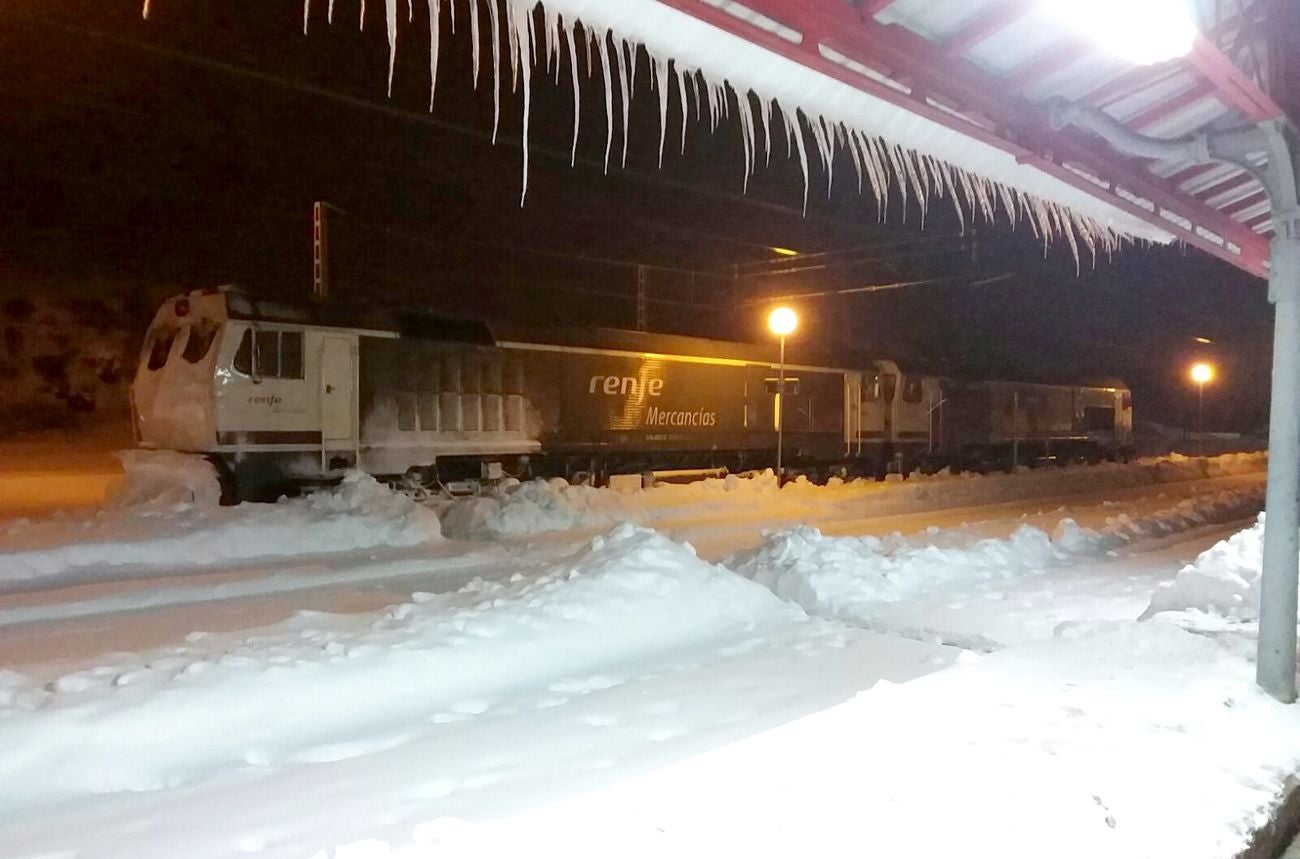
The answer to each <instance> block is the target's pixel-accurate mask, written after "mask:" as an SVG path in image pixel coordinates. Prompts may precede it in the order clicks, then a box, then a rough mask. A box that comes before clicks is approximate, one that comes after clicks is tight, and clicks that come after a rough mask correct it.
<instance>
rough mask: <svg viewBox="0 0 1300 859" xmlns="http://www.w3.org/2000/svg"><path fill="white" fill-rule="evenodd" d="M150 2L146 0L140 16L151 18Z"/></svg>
mask: <svg viewBox="0 0 1300 859" xmlns="http://www.w3.org/2000/svg"><path fill="white" fill-rule="evenodd" d="M149 2H150V0H144V8H143V9H141V10H140V17H141V18H143V19H144V20H146V21H148V20H149Z"/></svg>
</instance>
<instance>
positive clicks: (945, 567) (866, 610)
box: [723, 488, 1263, 623]
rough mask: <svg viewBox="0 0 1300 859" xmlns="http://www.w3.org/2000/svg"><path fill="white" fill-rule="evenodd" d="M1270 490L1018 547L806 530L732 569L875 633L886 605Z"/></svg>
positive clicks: (1087, 549) (1246, 502)
mask: <svg viewBox="0 0 1300 859" xmlns="http://www.w3.org/2000/svg"><path fill="white" fill-rule="evenodd" d="M1262 501H1263V489H1262V488H1260V489H1252V490H1225V491H1223V492H1219V493H1216V494H1213V495H1206V496H1200V497H1197V498H1194V499H1187V500H1185V501H1182V502H1180V503H1179V504H1177V505H1176V506H1174V507H1171V508H1169V509H1166V510H1161V511H1158V512H1156V513H1152V514H1150V515H1147V516H1140V517H1136V518H1135V517H1130V516H1128V515H1120V516H1115V517H1112V518H1110V519H1109V521H1108V524H1107V525H1106V526H1105V527H1104V528H1102V529H1100V530H1094V529H1090V528H1082V527H1080V526H1079V525H1078V524H1077V523H1076V522H1075V521H1074V520H1073V519H1069V518H1066V519H1062V520H1061V521H1060V522H1059V523H1058V524H1057V525H1056V527H1055V528H1054V529H1053V531H1052V533H1051V534H1048V533H1047V532H1046V531H1044V530H1043V529H1041V528H1036V527H1033V526H1031V525H1021V526H1020V527H1019V528H1017V529H1016V531H1015V533H1013V534H1012V535H1011V536H1010V537H1006V538H999V539H982V540H976V541H974V542H973V543H972V542H969V541H968V540H963V539H962V533H961V531H955V532H954V531H950V532H939V531H937V529H932V532H928V533H925V534H921V535H919V536H917V537H914V538H906V537H903V536H902V535H900V534H894V535H892V536H890V537H888V538H886V539H883V540H882V539H878V538H876V537H827V536H824V535H823V534H821V532H819V531H818V530H817V529H815V528H809V527H800V528H795V529H792V530H788V531H782V532H779V533H775V534H771V535H769V536H768V537H767V538H766V539H765V541H764V543H763V544H762V545H760V546H759V547H758V548H756V549H754V550H752V551H749V552H742V553H739V554H736V555H733V556H731V557H729V558H727V559H726V560H724V561H723V563H724V564H725V565H726V566H728V567H730V568H731V569H733V570H735V571H736V572H738V573H740V574H741V575H744V576H747V577H749V578H752V579H754V580H755V581H757V582H759V583H760V584H763V585H765V586H767V587H768V588H770V589H771V590H772V591H773V592H774V593H775V594H777V596H780V597H782V598H783V599H786V600H789V601H791V602H793V603H795V604H797V605H799V606H802V607H803V608H804V610H806V611H808V612H809V613H810V614H814V615H818V616H827V617H835V618H839V619H842V620H847V621H850V622H855V623H870V620H871V618H872V615H873V609H874V608H875V607H877V606H879V604H881V603H892V602H901V601H904V600H910V599H915V598H917V597H920V596H921V595H923V594H925V593H928V592H930V591H932V590H934V589H935V588H939V587H943V586H945V585H948V584H953V583H966V582H974V581H981V580H989V579H998V578H1011V577H1015V576H1023V575H1029V574H1033V573H1036V572H1041V571H1043V570H1044V569H1046V568H1048V567H1049V566H1053V565H1057V564H1061V563H1064V562H1067V561H1068V560H1070V559H1072V558H1077V557H1080V556H1088V555H1100V554H1102V553H1105V552H1107V551H1112V550H1114V549H1116V548H1118V547H1121V546H1123V545H1125V544H1127V543H1129V542H1130V541H1132V540H1134V539H1137V538H1142V537H1151V536H1157V537H1158V536H1163V535H1168V534H1175V533H1178V532H1180V531H1185V530H1187V529H1189V528H1193V527H1196V526H1198V525H1201V524H1205V523H1207V522H1214V521H1223V520H1225V519H1232V518H1235V517H1238V516H1242V515H1245V514H1247V513H1249V512H1253V511H1254V510H1257V509H1258V508H1259V505H1260V504H1261V503H1262Z"/></svg>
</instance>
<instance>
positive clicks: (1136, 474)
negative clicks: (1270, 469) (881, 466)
mask: <svg viewBox="0 0 1300 859" xmlns="http://www.w3.org/2000/svg"><path fill="white" fill-rule="evenodd" d="M1266 464H1267V459H1266V457H1265V455H1264V454H1226V455H1223V456H1216V457H1206V458H1194V457H1185V456H1180V455H1178V454H1174V455H1172V456H1168V457H1162V458H1156V459H1144V460H1139V461H1136V462H1131V463H1105V464H1101V465H1096V466H1071V467H1068V468H1039V469H1028V468H1024V469H1021V471H1020V472H1019V473H1017V474H992V475H983V476H981V475H974V474H970V473H965V474H961V475H952V474H948V473H947V472H946V471H945V472H941V473H939V474H935V475H930V476H922V475H915V476H913V477H911V478H909V479H908V480H906V481H890V482H886V483H878V482H876V481H874V480H863V479H858V480H852V481H847V482H846V481H842V480H838V479H833V480H831V481H830V482H828V483H827V484H826V485H825V486H818V485H815V484H813V483H810V482H809V481H808V480H806V479H802V478H800V479H798V480H795V481H793V482H791V483H789V484H787V485H785V486H783V487H781V488H780V489H779V490H778V489H777V485H776V478H775V476H774V475H773V473H772V472H771V471H766V472H763V473H761V474H759V475H756V476H750V477H740V476H738V475H734V474H733V475H728V476H727V477H725V478H713V479H708V480H702V481H699V482H696V483H690V484H661V485H659V486H655V487H653V488H651V489H643V490H640V491H637V492H631V493H625V492H614V491H611V490H608V489H593V488H591V487H587V486H570V485H568V484H567V483H565V482H564V481H563V480H555V481H550V482H544V481H533V482H531V483H525V484H521V485H515V486H511V487H508V488H506V489H505V490H503V491H501V492H499V493H496V494H491V495H485V496H482V497H478V498H471V499H463V500H459V501H454V502H451V503H450V504H447V505H446V506H445V507H443V510H442V519H443V531H444V533H445V534H446V535H447V536H449V537H456V538H462V539H497V538H503V537H518V536H527V535H530V534H537V533H542V532H546V531H556V530H566V529H571V528H605V527H608V526H609V525H610V524H612V523H614V522H620V521H631V522H636V523H639V524H642V525H653V526H656V527H664V526H665V525H666V524H668V523H670V522H671V520H674V519H682V520H686V519H691V520H698V519H700V518H701V517H708V516H716V515H717V514H718V512H719V510H720V508H721V507H722V506H724V505H725V508H726V510H727V512H728V513H729V514H731V515H742V516H743V515H749V514H752V515H754V516H762V517H764V518H766V519H769V520H771V519H777V520H781V519H784V520H787V521H792V522H806V521H808V520H810V519H819V520H824V521H833V520H836V519H845V518H859V517H864V516H886V515H895V514H901V513H913V512H922V511H925V510H937V509H943V508H951V507H962V506H968V505H985V504H995V503H1003V502H1011V501H1017V500H1024V499H1029V498H1043V497H1060V496H1068V495H1071V494H1078V493H1084V492H1103V491H1105V490H1107V489H1124V488H1133V487H1141V486H1155V485H1160V484H1165V483H1178V482H1182V481H1188V480H1201V479H1205V478H1211V477H1227V476H1232V475H1241V474H1252V473H1256V472H1260V471H1262V470H1263V469H1264V468H1265V467H1266Z"/></svg>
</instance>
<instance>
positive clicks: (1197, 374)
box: [1192, 364, 1214, 385]
mask: <svg viewBox="0 0 1300 859" xmlns="http://www.w3.org/2000/svg"><path fill="white" fill-rule="evenodd" d="M1213 378H1214V368H1213V367H1211V366H1210V365H1209V364H1193V365H1192V381H1193V382H1195V383H1196V384H1198V385H1204V384H1205V383H1206V382H1208V381H1210V380H1211V379H1213Z"/></svg>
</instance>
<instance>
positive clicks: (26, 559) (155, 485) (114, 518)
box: [0, 457, 439, 583]
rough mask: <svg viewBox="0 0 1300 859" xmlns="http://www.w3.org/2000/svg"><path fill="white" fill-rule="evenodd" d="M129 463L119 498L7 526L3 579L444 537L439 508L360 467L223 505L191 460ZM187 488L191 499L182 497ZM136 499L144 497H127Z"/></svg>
mask: <svg viewBox="0 0 1300 859" xmlns="http://www.w3.org/2000/svg"><path fill="white" fill-rule="evenodd" d="M205 464H206V463H205ZM134 466H142V467H138V468H137V467H134ZM127 467H128V468H130V469H133V470H134V471H135V474H136V480H135V482H134V484H130V483H129V484H128V490H127V491H126V493H125V495H124V496H123V498H122V500H121V501H120V502H119V505H118V506H115V507H108V508H105V509H103V510H100V511H98V512H96V513H94V514H86V515H79V516H71V517H55V518H51V519H46V520H41V521H28V520H25V519H19V520H16V521H14V522H11V523H9V524H8V525H7V526H0V583H6V582H7V583H15V582H25V581H31V580H35V579H41V578H46V577H51V576H60V577H69V578H73V579H82V578H94V577H96V576H99V575H102V574H104V573H105V572H106V571H107V570H108V569H110V568H113V567H123V566H133V567H134V566H147V567H154V566H165V567H167V568H169V569H173V570H174V569H178V568H180V569H183V568H186V567H195V568H201V567H205V566H209V565H213V564H221V563H230V562H234V561H243V560H249V559H253V558H262V557H279V556H286V555H310V554H314V553H323V552H339V551H347V550H352V549H369V548H373V547H376V546H414V545H418V544H420V543H424V542H426V541H429V540H434V539H437V538H438V537H439V527H438V518H437V516H436V515H435V514H434V513H433V512H432V511H430V510H428V509H426V508H424V507H421V506H419V505H417V504H416V503H415V502H413V501H412V500H411V499H410V498H408V497H407V496H405V495H402V494H400V493H396V492H393V491H392V490H390V489H388V488H387V487H385V486H383V485H381V484H380V483H378V482H377V481H376V480H375V479H374V478H372V477H370V476H369V475H366V474H363V473H361V472H350V473H349V474H348V475H347V476H346V477H345V478H344V479H343V482H342V483H341V484H340V485H339V486H337V487H335V488H333V489H332V490H329V491H322V492H318V493H315V494H313V495H310V496H308V497H306V498H298V499H284V500H281V501H280V502H279V503H276V504H240V505H239V506H237V507H216V506H213V505H212V503H211V502H212V498H211V495H210V492H211V489H212V487H211V485H210V483H208V482H207V480H208V477H209V476H210V475H208V474H207V473H206V472H204V471H203V469H202V468H201V467H200V466H198V465H196V464H194V463H193V462H192V461H191V462H185V463H180V462H174V461H171V460H169V459H168V458H166V457H161V458H153V457H150V458H148V460H146V461H142V462H136V463H132V462H130V461H129V460H128V461H127ZM132 486H134V488H130V487H132ZM187 487H193V488H187ZM187 493H188V494H190V495H191V497H192V499H193V500H190V501H185V502H178V501H176V498H177V496H178V495H181V494H187ZM128 499H137V500H138V501H140V503H139V504H136V505H128V504H127V503H126V501H127V500H128Z"/></svg>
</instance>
